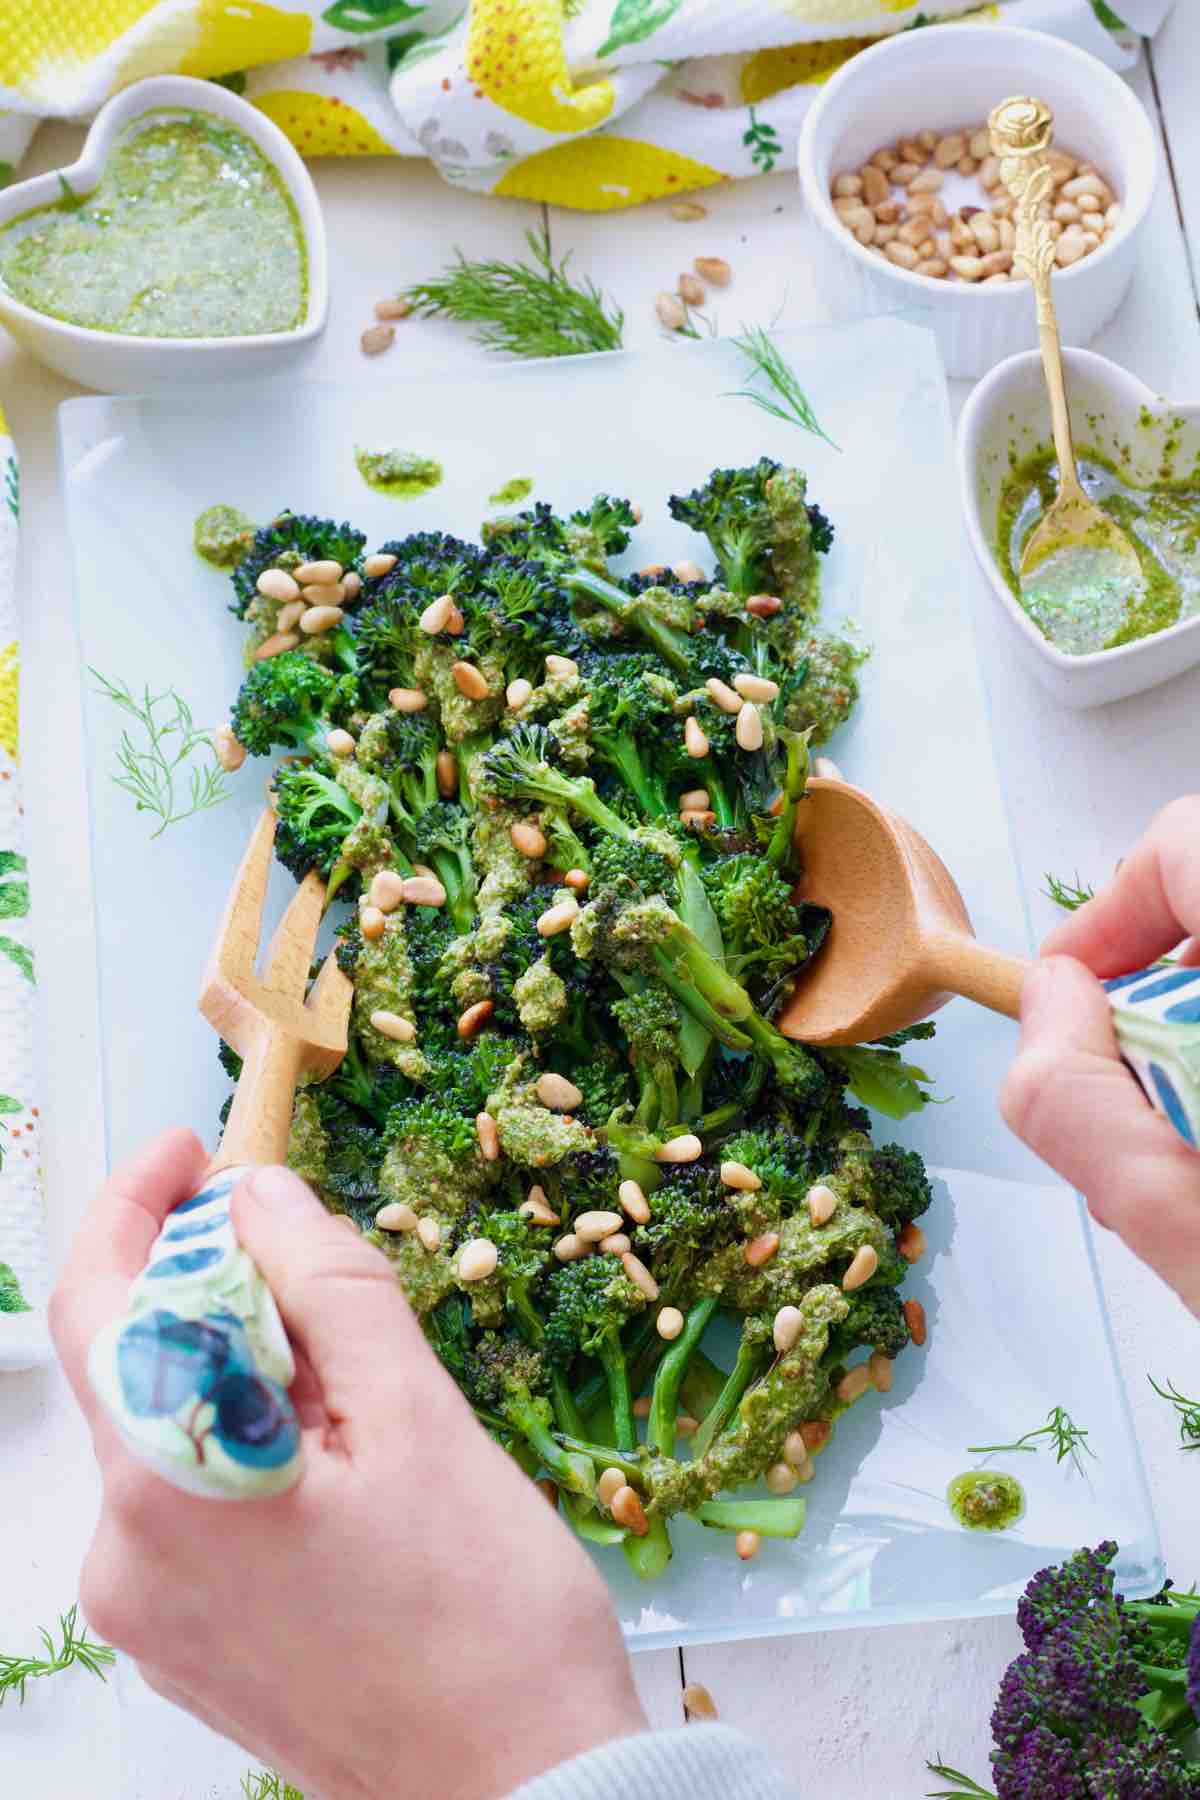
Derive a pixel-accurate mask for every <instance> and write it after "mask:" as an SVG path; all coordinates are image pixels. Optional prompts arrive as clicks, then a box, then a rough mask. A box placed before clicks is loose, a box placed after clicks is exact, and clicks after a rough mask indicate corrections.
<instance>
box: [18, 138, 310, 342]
mask: <svg viewBox="0 0 1200 1800" xmlns="http://www.w3.org/2000/svg"><path fill="white" fill-rule="evenodd" d="M0 282H2V283H3V285H4V287H5V288H6V289H7V291H8V292H9V293H10V294H11V295H12V296H13V298H14V299H16V300H21V301H23V302H24V304H25V305H26V306H31V307H33V308H35V310H36V311H38V312H42V313H47V314H49V316H50V317H51V318H55V319H65V320H66V321H68V322H69V323H70V324H73V325H85V326H89V327H91V328H92V329H93V330H96V331H113V332H120V333H122V334H124V335H127V336H131V337H168V338H198V337H243V336H252V335H256V334H257V333H260V332H275V331H290V330H292V329H294V328H295V327H296V326H297V325H299V324H300V322H301V320H302V319H303V317H304V313H305V308H306V305H307V299H308V269H307V256H306V252H305V244H304V235H303V233H302V231H301V228H300V220H299V217H298V215H297V213H296V208H295V206H294V205H293V203H292V199H291V195H290V194H289V193H288V191H287V188H286V186H285V185H284V182H283V180H282V178H281V176H280V175H279V173H278V171H277V170H276V169H275V167H274V165H273V164H272V163H271V162H270V161H268V159H267V158H266V157H265V156H264V155H263V154H262V151H261V150H259V148H258V146H257V145H256V144H254V143H252V142H251V140H250V139H249V138H248V137H247V136H246V135H245V133H244V132H241V131H238V130H236V129H235V127H234V126H232V125H227V124H225V122H224V121H223V120H221V119H216V118H213V117H211V116H210V115H208V114H207V113H193V112H161V111H160V112H154V113H147V114H145V115H144V117H142V118H140V119H137V120H135V121H134V122H133V124H132V125H130V126H129V127H128V129H127V130H126V131H124V132H122V134H121V136H120V137H119V138H118V139H117V141H116V143H115V144H114V146H113V149H112V152H111V154H110V156H109V159H108V162H107V163H106V165H105V168H104V172H103V174H102V175H101V177H100V183H99V186H98V187H96V188H95V189H94V190H93V191H92V192H91V193H90V194H88V195H87V196H86V197H85V198H82V199H81V198H80V197H79V196H77V195H75V194H72V193H71V192H69V191H65V192H64V193H63V195H62V197H61V199H59V200H56V201H55V202H54V203H53V204H52V205H50V206H41V207H38V208H36V209H35V210H34V211H33V212H28V213H25V214H23V215H22V217H20V218H18V219H14V220H13V221H12V222H11V224H9V225H6V226H5V227H4V228H3V230H2V231H0Z"/></svg>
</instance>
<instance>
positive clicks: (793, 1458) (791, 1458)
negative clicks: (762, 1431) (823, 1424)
mask: <svg viewBox="0 0 1200 1800" xmlns="http://www.w3.org/2000/svg"><path fill="white" fill-rule="evenodd" d="M783 1460H784V1462H786V1463H790V1464H791V1466H792V1468H793V1469H802V1468H803V1467H804V1465H805V1463H806V1462H807V1461H808V1445H807V1444H806V1443H805V1441H804V1433H803V1432H802V1431H789V1432H788V1434H787V1436H786V1437H785V1438H784V1440H783Z"/></svg>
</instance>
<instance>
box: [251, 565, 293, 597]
mask: <svg viewBox="0 0 1200 1800" xmlns="http://www.w3.org/2000/svg"><path fill="white" fill-rule="evenodd" d="M254 585H255V587H256V588H257V589H258V591H259V593H260V594H262V595H263V596H264V598H266V599H267V600H279V601H284V600H298V599H299V598H300V583H299V582H298V581H295V580H294V579H293V578H292V576H290V575H289V574H288V572H287V570H286V569H264V570H263V572H262V574H261V575H260V576H259V578H258V580H257V581H256V582H255V584H254Z"/></svg>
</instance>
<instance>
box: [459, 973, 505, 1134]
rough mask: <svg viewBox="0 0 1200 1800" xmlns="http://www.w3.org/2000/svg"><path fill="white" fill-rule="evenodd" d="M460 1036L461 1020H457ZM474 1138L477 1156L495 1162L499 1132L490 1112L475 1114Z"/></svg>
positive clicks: (487, 1003)
mask: <svg viewBox="0 0 1200 1800" xmlns="http://www.w3.org/2000/svg"><path fill="white" fill-rule="evenodd" d="M479 1004H480V1006H486V1007H489V1008H490V1007H491V1004H492V1003H491V1001H490V1000H481V1001H480V1002H479ZM459 1031H460V1035H461V1031H462V1020H461V1019H460V1020H459ZM475 1136H476V1139H477V1140H478V1143H479V1154H480V1155H481V1156H482V1158H483V1160H484V1162H495V1161H496V1160H497V1158H498V1157H499V1155H500V1132H499V1129H498V1127H497V1125H496V1121H495V1119H493V1117H492V1115H491V1113H490V1112H479V1113H476V1114H475Z"/></svg>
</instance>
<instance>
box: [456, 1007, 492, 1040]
mask: <svg viewBox="0 0 1200 1800" xmlns="http://www.w3.org/2000/svg"><path fill="white" fill-rule="evenodd" d="M495 1010H496V1002H495V1001H494V1000H476V1002H475V1004H474V1006H468V1007H467V1009H466V1011H465V1012H462V1013H460V1014H459V1015H458V1035H459V1037H460V1038H473V1037H474V1036H475V1034H476V1033H477V1032H478V1031H480V1030H481V1029H482V1028H483V1026H484V1025H485V1024H486V1023H487V1021H488V1020H489V1019H490V1018H491V1016H492V1014H493V1013H494V1012H495Z"/></svg>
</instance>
